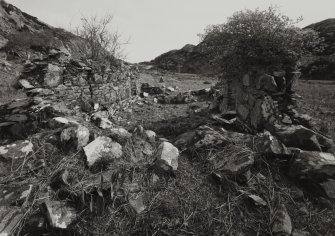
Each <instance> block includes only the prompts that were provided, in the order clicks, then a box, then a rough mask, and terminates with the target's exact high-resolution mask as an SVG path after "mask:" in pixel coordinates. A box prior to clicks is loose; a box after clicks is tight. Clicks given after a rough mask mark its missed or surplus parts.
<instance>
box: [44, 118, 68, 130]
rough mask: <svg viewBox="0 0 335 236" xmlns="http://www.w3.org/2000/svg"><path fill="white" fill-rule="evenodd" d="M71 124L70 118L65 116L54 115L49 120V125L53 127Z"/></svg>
mask: <svg viewBox="0 0 335 236" xmlns="http://www.w3.org/2000/svg"><path fill="white" fill-rule="evenodd" d="M68 124H69V120H68V119H66V118H65V117H54V118H52V119H51V120H49V122H48V126H49V128H51V129H57V128H61V127H64V126H66V125H68Z"/></svg>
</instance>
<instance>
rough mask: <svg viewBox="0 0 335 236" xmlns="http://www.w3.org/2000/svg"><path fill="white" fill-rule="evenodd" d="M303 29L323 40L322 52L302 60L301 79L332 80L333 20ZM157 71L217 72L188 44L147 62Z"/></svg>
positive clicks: (199, 47) (334, 75) (334, 74)
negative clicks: (157, 69)
mask: <svg viewBox="0 0 335 236" xmlns="http://www.w3.org/2000/svg"><path fill="white" fill-rule="evenodd" d="M305 28H306V29H307V28H309V29H313V30H315V31H317V32H319V34H320V36H321V37H323V38H324V42H325V50H324V51H323V52H322V53H320V54H318V55H313V56H312V57H309V58H305V59H304V62H303V66H302V72H303V75H304V76H303V78H305V79H317V80H335V19H327V20H324V21H321V22H318V23H315V24H311V25H309V26H307V27H305ZM150 63H151V64H153V65H155V66H157V67H158V68H161V69H165V70H169V71H173V72H181V73H196V74H215V72H216V71H217V70H218V68H217V67H214V66H213V64H211V58H209V57H208V55H207V54H206V53H205V52H204V50H203V46H202V44H201V43H200V44H198V45H196V46H195V45H192V44H187V45H185V46H184V47H183V48H181V49H178V50H171V51H169V52H166V53H163V54H162V55H160V56H158V57H156V58H155V59H154V60H152V61H151V62H150Z"/></svg>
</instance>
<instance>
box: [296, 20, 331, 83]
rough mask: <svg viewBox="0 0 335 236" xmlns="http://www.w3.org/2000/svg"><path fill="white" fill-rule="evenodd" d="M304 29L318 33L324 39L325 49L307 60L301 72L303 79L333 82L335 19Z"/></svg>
mask: <svg viewBox="0 0 335 236" xmlns="http://www.w3.org/2000/svg"><path fill="white" fill-rule="evenodd" d="M306 28H307V29H313V30H315V31H317V32H319V34H320V36H321V37H323V38H324V44H325V48H324V51H323V52H322V53H320V54H319V55H314V56H313V57H312V58H308V59H307V62H306V64H305V65H304V66H303V70H302V71H303V74H304V76H305V78H308V79H317V80H335V18H333V19H327V20H324V21H320V22H318V23H315V24H312V25H309V26H307V27H306Z"/></svg>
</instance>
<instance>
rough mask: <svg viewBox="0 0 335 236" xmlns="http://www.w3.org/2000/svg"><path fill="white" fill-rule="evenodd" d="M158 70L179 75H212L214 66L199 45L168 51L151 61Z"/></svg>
mask: <svg viewBox="0 0 335 236" xmlns="http://www.w3.org/2000/svg"><path fill="white" fill-rule="evenodd" d="M151 63H152V64H154V65H156V66H157V67H158V68H161V69H164V70H169V71H173V72H179V73H196V74H213V70H214V66H213V65H212V64H211V63H210V58H209V57H208V56H207V55H206V54H205V53H204V50H203V48H202V45H201V44H198V45H196V46H195V45H192V44H186V45H185V46H184V47H182V48H181V49H175V50H171V51H168V52H166V53H164V54H162V55H160V56H158V57H156V58H155V59H154V60H152V61H151Z"/></svg>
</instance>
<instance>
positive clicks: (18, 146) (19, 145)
mask: <svg viewBox="0 0 335 236" xmlns="http://www.w3.org/2000/svg"><path fill="white" fill-rule="evenodd" d="M33 147H34V146H33V144H32V143H31V142H30V141H28V140H25V141H16V142H14V143H12V144H8V145H5V146H0V156H1V157H3V158H4V159H7V160H10V159H19V158H24V157H26V156H27V155H28V154H30V153H32V152H33Z"/></svg>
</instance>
